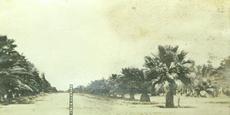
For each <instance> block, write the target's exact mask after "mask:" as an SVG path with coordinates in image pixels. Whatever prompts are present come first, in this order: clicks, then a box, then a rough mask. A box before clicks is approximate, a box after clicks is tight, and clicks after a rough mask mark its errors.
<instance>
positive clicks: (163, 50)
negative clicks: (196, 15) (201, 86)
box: [144, 45, 192, 107]
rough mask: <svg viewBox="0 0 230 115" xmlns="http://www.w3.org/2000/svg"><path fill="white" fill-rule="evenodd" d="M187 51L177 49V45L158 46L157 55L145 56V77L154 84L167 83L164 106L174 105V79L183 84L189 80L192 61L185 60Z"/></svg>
mask: <svg viewBox="0 0 230 115" xmlns="http://www.w3.org/2000/svg"><path fill="white" fill-rule="evenodd" d="M186 55H187V53H186V52H184V51H180V52H179V51H178V46H175V47H172V46H161V45H160V46H158V55H152V56H146V57H145V65H144V66H145V67H146V68H147V70H146V76H147V79H149V80H152V82H153V83H152V84H153V86H155V84H167V88H166V89H167V92H166V104H165V106H166V107H174V102H173V95H175V94H176V87H177V85H176V80H180V81H182V82H183V83H184V84H185V85H187V84H189V83H190V82H191V81H190V79H189V77H188V74H189V72H190V70H189V66H190V65H191V63H192V61H190V60H186V59H185V57H186Z"/></svg>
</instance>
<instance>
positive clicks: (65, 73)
mask: <svg viewBox="0 0 230 115" xmlns="http://www.w3.org/2000/svg"><path fill="white" fill-rule="evenodd" d="M0 34H2V35H7V36H8V37H9V38H13V39H15V40H16V44H17V45H18V49H17V50H18V51H19V52H22V53H23V54H24V55H25V56H26V57H28V59H29V60H30V61H31V62H33V63H34V64H35V65H36V67H37V68H38V69H39V70H40V71H41V72H45V73H46V76H47V79H48V80H49V81H50V82H51V83H52V85H54V86H56V87H57V88H59V89H66V88H67V87H68V84H69V83H74V84H76V85H79V84H83V85H86V84H87V83H89V82H90V81H91V80H95V79H100V78H102V77H105V78H106V77H108V76H109V75H110V74H112V73H118V72H120V69H121V68H122V67H127V66H135V67H142V65H143V63H144V56H146V55H149V54H150V52H154V51H157V49H156V48H157V45H160V44H172V45H180V47H181V48H182V49H184V50H186V51H188V52H189V55H188V58H192V59H194V60H195V61H196V62H197V64H203V63H205V62H206V61H207V60H208V59H209V58H211V60H212V61H213V62H214V64H216V65H217V64H218V63H219V61H220V60H221V59H222V58H224V57H227V56H229V55H230V2H229V1H228V0H205V1H203V0H114V1H112V0H0Z"/></svg>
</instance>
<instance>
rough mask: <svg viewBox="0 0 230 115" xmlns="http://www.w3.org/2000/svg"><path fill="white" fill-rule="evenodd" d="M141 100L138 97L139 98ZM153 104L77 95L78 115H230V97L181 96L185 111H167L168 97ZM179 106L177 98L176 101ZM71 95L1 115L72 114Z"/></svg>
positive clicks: (50, 96)
mask: <svg viewBox="0 0 230 115" xmlns="http://www.w3.org/2000/svg"><path fill="white" fill-rule="evenodd" d="M136 98H138V96H136ZM151 101H152V102H151V103H140V102H138V101H124V100H120V99H110V98H102V97H97V96H91V95H86V94H84V95H83V94H75V95H74V115H172V114H174V115H230V98H229V97H224V96H221V97H218V98H193V97H181V106H182V107H181V108H164V97H151ZM175 104H176V99H175ZM68 114H69V113H68V94H67V93H57V94H48V95H46V96H41V97H38V98H36V99H35V103H33V104H13V105H8V106H3V105H0V115H68Z"/></svg>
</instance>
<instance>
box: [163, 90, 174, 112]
mask: <svg viewBox="0 0 230 115" xmlns="http://www.w3.org/2000/svg"><path fill="white" fill-rule="evenodd" d="M165 107H166V108H173V107H174V99H173V91H170V90H169V91H168V92H167V94H166V103H165Z"/></svg>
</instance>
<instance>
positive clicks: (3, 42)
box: [0, 36, 56, 103]
mask: <svg viewBox="0 0 230 115" xmlns="http://www.w3.org/2000/svg"><path fill="white" fill-rule="evenodd" d="M14 42H15V41H14V40H13V39H8V38H7V37H6V36H0V103H11V102H12V100H14V99H17V98H20V97H24V96H32V95H37V94H39V93H40V92H55V91H56V88H55V87H52V86H51V85H50V83H49V82H48V81H47V80H46V78H45V74H44V73H42V74H40V73H39V71H38V70H37V68H36V67H35V66H34V65H33V64H32V63H31V62H30V61H28V60H27V59H26V57H25V56H23V55H22V54H20V53H19V52H18V51H16V50H15V48H16V47H17V45H16V44H15V43H14Z"/></svg>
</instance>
